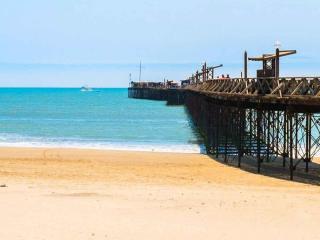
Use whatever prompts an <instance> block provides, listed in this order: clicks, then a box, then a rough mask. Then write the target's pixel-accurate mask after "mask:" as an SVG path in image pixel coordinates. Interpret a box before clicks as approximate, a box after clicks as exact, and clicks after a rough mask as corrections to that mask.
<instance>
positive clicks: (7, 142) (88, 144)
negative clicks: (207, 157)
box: [0, 134, 205, 153]
mask: <svg viewBox="0 0 320 240" xmlns="http://www.w3.org/2000/svg"><path fill="white" fill-rule="evenodd" d="M0 146H1V147H38V148H77V149H97V150H98V149H100V150H121V151H147V152H172V153H205V147H204V146H203V145H202V144H193V143H186V144H180V143H178V144H177V143H171V144H170V143H169V144H167V143H152V142H143V141H141V142H134V143H133V142H104V141H101V140H98V139H81V138H76V137H74V138H68V139H63V138H45V137H30V136H21V135H18V134H1V135H0Z"/></svg>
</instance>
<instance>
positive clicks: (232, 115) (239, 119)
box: [128, 49, 320, 179]
mask: <svg viewBox="0 0 320 240" xmlns="http://www.w3.org/2000/svg"><path fill="white" fill-rule="evenodd" d="M294 53H295V51H291V50H286V51H280V50H279V49H277V50H276V53H274V54H264V55H262V56H260V57H254V58H248V56H247V53H245V54H244V76H243V77H241V78H229V77H224V78H221V77H220V78H214V70H215V68H216V67H221V66H222V65H219V66H216V67H207V66H206V64H204V66H203V67H202V70H201V72H197V73H195V74H193V75H192V76H191V77H190V78H188V79H186V80H184V81H182V82H181V86H179V87H176V86H174V87H171V86H168V85H167V84H165V83H141V82H132V83H131V86H130V87H129V89H128V94H129V97H131V98H142V99H152V100H165V101H167V102H168V104H178V105H180V104H185V106H186V107H187V109H188V111H189V113H190V115H191V116H192V119H193V121H194V123H195V125H196V126H197V127H198V129H199V131H200V133H201V134H202V135H203V137H204V138H205V143H206V148H207V151H208V153H209V154H212V155H215V156H217V157H219V156H224V161H225V162H228V161H229V159H230V158H232V159H235V158H236V161H237V165H238V166H239V167H241V163H242V159H243V157H250V158H252V159H255V161H256V163H257V164H256V165H257V171H258V172H259V173H260V171H261V165H262V164H263V163H264V162H270V161H281V163H282V165H283V167H288V169H289V172H290V179H293V174H294V171H295V170H296V168H297V166H298V165H300V164H302V163H303V164H304V168H305V171H306V172H308V171H309V164H310V162H311V161H312V159H313V158H314V157H315V156H316V154H317V153H319V152H320V77H280V76H279V72H280V71H279V69H280V57H282V56H287V55H290V54H294ZM248 60H252V61H261V62H262V69H261V70H258V71H257V77H256V78H248V77H247V76H248V74H247V72H248Z"/></svg>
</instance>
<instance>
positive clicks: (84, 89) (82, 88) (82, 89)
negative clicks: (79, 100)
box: [80, 86, 92, 92]
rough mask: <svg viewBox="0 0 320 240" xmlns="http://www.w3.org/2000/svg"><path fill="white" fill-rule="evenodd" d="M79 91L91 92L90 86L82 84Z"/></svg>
mask: <svg viewBox="0 0 320 240" xmlns="http://www.w3.org/2000/svg"><path fill="white" fill-rule="evenodd" d="M80 91H81V92H91V91H92V88H90V87H88V86H82V87H81V90H80Z"/></svg>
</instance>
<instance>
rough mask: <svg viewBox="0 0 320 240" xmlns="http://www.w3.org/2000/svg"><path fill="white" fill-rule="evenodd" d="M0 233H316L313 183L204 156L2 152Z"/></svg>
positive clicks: (319, 194) (317, 199) (318, 210)
mask: <svg viewBox="0 0 320 240" xmlns="http://www.w3.org/2000/svg"><path fill="white" fill-rule="evenodd" d="M0 185H5V186H2V187H1V188H0V213H1V214H0V226H1V228H0V239H30V240H31V239H32V240H36V239H59V240H64V239H77V240H81V239H279V240H280V239H309V240H310V239H320V235H319V231H318V226H317V225H318V220H319V216H320V205H319V203H320V188H319V187H318V186H315V185H311V184H302V183H297V182H290V181H286V180H280V179H277V178H272V177H268V176H262V175H257V174H253V173H249V172H246V171H243V170H241V169H237V168H234V167H230V166H227V165H224V164H222V163H220V162H217V161H215V160H213V159H211V158H210V157H208V156H206V155H200V154H178V153H176V154H172V153H151V152H149V153H148V152H126V151H102V150H80V149H40V148H1V149H0Z"/></svg>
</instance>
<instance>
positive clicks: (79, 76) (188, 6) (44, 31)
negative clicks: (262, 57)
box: [0, 0, 320, 87]
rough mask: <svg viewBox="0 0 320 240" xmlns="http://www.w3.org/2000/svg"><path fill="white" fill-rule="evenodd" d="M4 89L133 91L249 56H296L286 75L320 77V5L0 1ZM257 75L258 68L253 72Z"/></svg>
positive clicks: (231, 69) (235, 70) (288, 1)
mask: <svg viewBox="0 0 320 240" xmlns="http://www.w3.org/2000/svg"><path fill="white" fill-rule="evenodd" d="M0 3H1V8H0V86H61V87H63V86H67V87H71V86H79V85H82V84H89V85H92V86H100V87H114V86H119V87H121V86H123V87H125V86H127V84H128V75H129V73H130V72H132V74H133V78H134V79H135V78H137V75H138V65H139V61H140V59H141V60H142V61H143V63H144V64H143V66H144V68H143V79H145V80H157V81H158V80H162V79H163V78H164V77H166V78H170V79H183V78H185V77H187V76H188V75H189V74H191V73H192V72H193V71H195V69H196V68H197V67H199V65H200V64H201V63H202V62H204V61H207V62H209V64H220V63H223V64H224V65H225V67H224V68H223V69H221V70H220V73H230V74H231V75H232V76H236V75H238V74H239V73H240V71H241V67H242V53H243V51H244V50H248V52H249V55H258V54H261V53H264V52H270V51H273V48H274V47H273V45H274V42H275V41H276V40H280V41H281V43H282V46H283V48H286V49H297V51H298V54H297V55H296V56H291V57H287V58H286V59H283V68H282V75H292V74H295V75H320V68H319V66H320V57H319V54H320V44H319V42H320V33H319V16H320V2H319V1H318V0H305V1H298V0H281V1H279V0H277V1H276V0H268V1H262V0H224V1H221V0H219V1H218V0H202V1H195V0H183V1H182V0H181V1H180V0H176V1H174V0H170V1H169V0H161V1H160V0H149V1H147V0H144V1H143V0H135V1H128V0H127V1H125V0H122V1H121V0H118V1H108V0H50V1H49V0H19V1H13V0H1V1H0ZM250 67H251V68H250V70H251V75H254V70H255V69H256V67H257V66H256V65H255V64H251V65H250Z"/></svg>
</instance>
